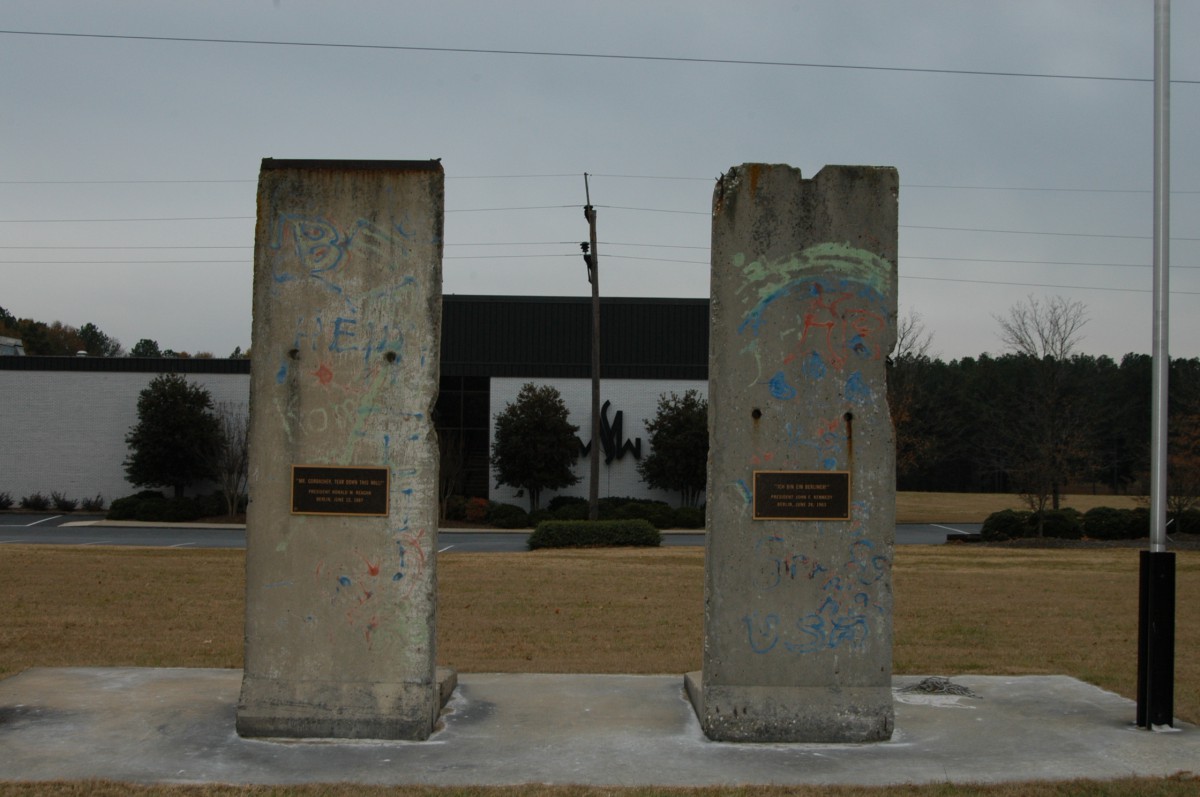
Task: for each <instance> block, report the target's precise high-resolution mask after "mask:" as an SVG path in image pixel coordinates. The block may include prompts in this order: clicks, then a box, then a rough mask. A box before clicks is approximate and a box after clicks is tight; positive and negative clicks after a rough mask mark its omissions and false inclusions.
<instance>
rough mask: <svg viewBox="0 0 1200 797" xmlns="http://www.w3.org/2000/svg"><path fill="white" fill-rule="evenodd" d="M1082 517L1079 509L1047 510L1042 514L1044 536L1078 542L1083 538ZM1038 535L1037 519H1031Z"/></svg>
mask: <svg viewBox="0 0 1200 797" xmlns="http://www.w3.org/2000/svg"><path fill="white" fill-rule="evenodd" d="M1081 517H1082V516H1081V515H1080V514H1079V510H1077V509H1070V508H1067V509H1047V510H1046V511H1045V512H1043V513H1042V535H1043V536H1046V537H1057V538H1059V539H1063V540H1077V539H1079V538H1080V537H1082V536H1083V523H1082V522H1081V521H1080V518H1081ZM1030 522H1031V523H1033V524H1034V525H1033V527H1034V529H1035V531H1034V533H1035V534H1036V533H1037V532H1036V529H1037V518H1036V516H1035V517H1033V518H1031V519H1030Z"/></svg>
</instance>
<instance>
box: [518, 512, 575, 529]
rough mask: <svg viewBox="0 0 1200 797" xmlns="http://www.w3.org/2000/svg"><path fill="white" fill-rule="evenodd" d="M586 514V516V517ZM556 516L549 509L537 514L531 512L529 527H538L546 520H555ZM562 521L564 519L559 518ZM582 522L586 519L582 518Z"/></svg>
mask: <svg viewBox="0 0 1200 797" xmlns="http://www.w3.org/2000/svg"><path fill="white" fill-rule="evenodd" d="M586 514H587V513H586V512H585V513H584V515H585V516H586ZM555 519H556V518H555V516H554V514H553V513H552V512H551V511H550V510H549V509H539V510H537V511H536V512H531V513H530V515H529V525H530V526H534V527H536V526H537V525H538V524H539V523H541V522H542V521H545V520H555ZM557 519H559V520H562V518H557ZM580 519H581V520H583V519H586V518H580Z"/></svg>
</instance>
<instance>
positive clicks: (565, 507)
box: [549, 500, 588, 520]
mask: <svg viewBox="0 0 1200 797" xmlns="http://www.w3.org/2000/svg"><path fill="white" fill-rule="evenodd" d="M550 503H552V504H553V503H554V502H553V501H551V502H550ZM549 512H550V516H551V517H552V518H554V519H555V520H587V519H588V502H587V501H583V500H580V501H577V502H572V503H564V504H561V505H560V506H558V507H551V509H550V510H549Z"/></svg>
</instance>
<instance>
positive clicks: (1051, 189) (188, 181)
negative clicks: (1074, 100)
mask: <svg viewBox="0 0 1200 797" xmlns="http://www.w3.org/2000/svg"><path fill="white" fill-rule="evenodd" d="M588 174H591V176H592V177H605V178H609V179H621V180H668V181H669V180H677V181H692V182H706V183H710V182H713V179H714V178H711V177H684V176H671V175H658V174H592V173H591V172H589V173H588ZM578 177H579V175H578V174H549V173H547V174H459V175H455V174H447V175H446V179H447V180H538V179H571V180H574V179H577V178H578ZM256 182H258V181H257V180H255V179H250V178H240V179H212V180H208V179H193V178H177V179H168V178H163V179H143V180H0V185H194V184H204V183H213V184H221V183H226V184H230V183H240V184H247V183H256ZM907 189H928V190H946V191H1032V192H1045V193H1073V194H1149V193H1150V192H1151V191H1150V189H1149V188H1078V187H1065V186H1022V185H952V184H937V183H903V182H902V183H901V184H900V190H901V191H904V190H907ZM1195 194H1200V189H1196V190H1193V189H1182V190H1181V189H1172V190H1171V195H1172V196H1177V195H1178V196H1184V195H1195ZM597 207H600V206H598V205H597ZM697 212H698V211H697Z"/></svg>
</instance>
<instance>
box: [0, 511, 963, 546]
mask: <svg viewBox="0 0 1200 797" xmlns="http://www.w3.org/2000/svg"><path fill="white" fill-rule="evenodd" d="M979 528H980V524H978V523H966V524H963V523H954V524H938V523H921V524H902V525H898V526H896V544H897V545H941V544H942V543H944V542H946V540H947V539H948V538H950V539H955V538H970V537H973V536H977V535H978V534H979ZM528 536H529V530H528V529H520V530H516V531H499V530H496V529H441V530H440V531H439V532H438V552H439V553H442V552H446V551H455V552H458V553H463V552H492V553H494V552H502V551H509V552H515V551H524V550H526V545H525V540H526V538H527V537H528ZM6 543H7V544H27V545H37V544H48V545H122V546H123V545H132V546H141V547H150V548H245V547H246V527H245V526H244V525H241V524H225V523H144V522H138V521H131V520H105V519H104V516H103V515H80V514H78V513H76V514H67V515H46V514H34V513H0V545H3V544H6ZM663 544H664V545H667V546H677V545H682V546H689V545H691V546H695V545H704V532H703V531H698V530H679V529H675V530H670V531H667V532H664V534H663Z"/></svg>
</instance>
